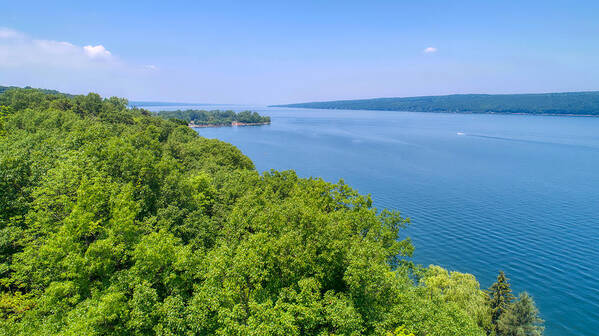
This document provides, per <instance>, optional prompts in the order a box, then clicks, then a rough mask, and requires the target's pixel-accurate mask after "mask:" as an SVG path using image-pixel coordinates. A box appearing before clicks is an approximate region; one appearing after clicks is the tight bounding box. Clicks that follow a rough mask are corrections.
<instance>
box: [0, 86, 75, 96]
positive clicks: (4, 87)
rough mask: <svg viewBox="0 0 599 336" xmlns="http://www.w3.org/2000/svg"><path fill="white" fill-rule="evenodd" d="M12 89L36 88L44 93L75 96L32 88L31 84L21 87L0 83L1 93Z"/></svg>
mask: <svg viewBox="0 0 599 336" xmlns="http://www.w3.org/2000/svg"><path fill="white" fill-rule="evenodd" d="M10 89H34V90H38V91H40V92H42V93H44V94H62V95H65V96H69V97H72V96H73V95H71V94H68V93H63V92H60V91H57V90H48V89H37V88H32V87H31V86H26V87H24V88H21V87H18V86H2V85H0V94H2V93H4V91H6V90H10Z"/></svg>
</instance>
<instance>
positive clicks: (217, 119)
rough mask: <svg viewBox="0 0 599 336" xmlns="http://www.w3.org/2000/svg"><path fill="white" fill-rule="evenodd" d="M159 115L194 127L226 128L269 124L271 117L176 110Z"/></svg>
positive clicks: (230, 112)
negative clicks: (239, 125) (236, 124)
mask: <svg viewBox="0 0 599 336" xmlns="http://www.w3.org/2000/svg"><path fill="white" fill-rule="evenodd" d="M157 115H159V116H161V117H163V118H166V119H179V120H183V121H185V122H187V123H191V124H193V125H214V126H225V125H231V123H233V122H239V123H246V124H260V123H269V122H270V117H268V116H261V115H259V114H258V113H257V112H252V111H242V112H239V113H235V112H234V111H230V110H228V111H220V110H214V111H205V110H176V111H160V112H157Z"/></svg>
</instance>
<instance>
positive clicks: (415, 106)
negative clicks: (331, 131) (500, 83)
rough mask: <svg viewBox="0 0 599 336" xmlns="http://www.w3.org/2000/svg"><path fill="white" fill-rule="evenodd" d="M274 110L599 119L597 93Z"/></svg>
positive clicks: (381, 100) (348, 103)
mask: <svg viewBox="0 0 599 336" xmlns="http://www.w3.org/2000/svg"><path fill="white" fill-rule="evenodd" d="M274 106H277V107H302V108H316V109H343V110H385V111H412V112H439V113H512V114H514V113H518V114H545V115H547V114H550V115H593V116H599V91H589V92H563V93H538V94H456V95H449V96H424V97H406V98H375V99H358V100H337V101H325V102H311V103H299V104H287V105H274Z"/></svg>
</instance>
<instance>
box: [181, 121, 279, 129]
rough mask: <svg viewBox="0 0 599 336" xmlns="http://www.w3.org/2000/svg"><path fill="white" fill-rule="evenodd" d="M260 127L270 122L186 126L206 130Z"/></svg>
mask: <svg viewBox="0 0 599 336" xmlns="http://www.w3.org/2000/svg"><path fill="white" fill-rule="evenodd" d="M262 125H270V121H265V122H259V123H243V122H238V121H233V122H231V123H230V124H201V125H198V124H194V123H189V124H188V125H187V126H189V127H191V128H208V127H237V126H262Z"/></svg>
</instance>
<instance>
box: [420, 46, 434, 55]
mask: <svg viewBox="0 0 599 336" xmlns="http://www.w3.org/2000/svg"><path fill="white" fill-rule="evenodd" d="M422 52H424V53H425V54H432V53H436V52H437V48H435V47H428V48H426V49H424V50H423V51H422Z"/></svg>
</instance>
